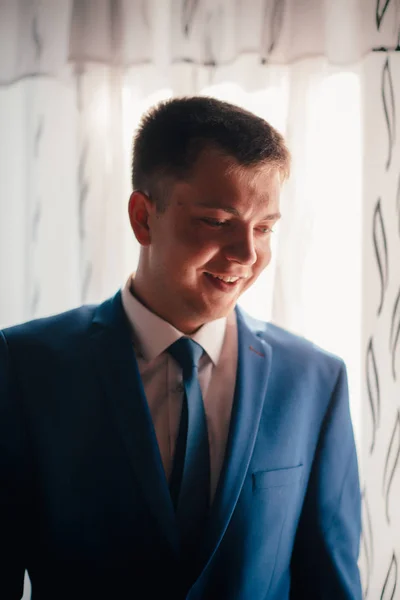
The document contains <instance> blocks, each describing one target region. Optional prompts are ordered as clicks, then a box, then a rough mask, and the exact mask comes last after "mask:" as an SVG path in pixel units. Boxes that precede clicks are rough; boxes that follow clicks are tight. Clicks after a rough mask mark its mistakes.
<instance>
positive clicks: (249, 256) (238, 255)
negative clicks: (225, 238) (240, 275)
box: [224, 231, 257, 266]
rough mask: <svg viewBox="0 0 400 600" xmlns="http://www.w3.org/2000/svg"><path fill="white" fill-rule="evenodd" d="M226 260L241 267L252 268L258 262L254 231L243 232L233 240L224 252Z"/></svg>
mask: <svg viewBox="0 0 400 600" xmlns="http://www.w3.org/2000/svg"><path fill="white" fill-rule="evenodd" d="M224 254H225V258H226V259H227V260H230V261H232V262H237V263H240V264H241V265H247V266H251V265H254V263H255V262H256V260H257V253H256V248H255V244H254V233H253V231H246V232H242V233H241V234H240V235H235V238H234V239H231V241H230V243H229V245H227V246H226V247H225V250H224Z"/></svg>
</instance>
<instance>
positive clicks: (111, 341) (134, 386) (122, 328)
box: [91, 292, 178, 552]
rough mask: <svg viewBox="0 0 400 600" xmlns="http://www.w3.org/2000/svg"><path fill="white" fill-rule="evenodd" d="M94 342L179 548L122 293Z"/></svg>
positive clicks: (129, 439)
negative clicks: (123, 305)
mask: <svg viewBox="0 0 400 600" xmlns="http://www.w3.org/2000/svg"><path fill="white" fill-rule="evenodd" d="M91 340H92V349H93V355H94V358H95V363H96V366H97V371H98V376H99V377H100V379H101V381H102V383H103V386H104V389H105V392H106V395H107V398H108V400H109V403H110V407H111V412H112V414H113V416H114V418H115V422H116V425H117V428H118V430H119V432H120V435H121V437H122V440H123V443H124V446H125V449H126V452H127V455H128V458H129V460H130V463H131V466H132V468H133V471H134V474H135V476H136V480H137V482H138V484H139V485H140V486H141V489H142V492H143V495H144V497H145V499H146V501H147V504H148V506H149V507H150V509H151V510H152V512H153V514H154V516H155V517H156V519H157V520H158V522H159V525H160V528H161V530H163V531H164V534H165V536H166V538H167V539H168V540H169V541H170V544H171V546H172V547H173V549H174V550H175V551H176V552H178V537H177V527H176V521H175V514H174V510H173V506H172V502H171V497H170V493H169V489H168V484H167V480H166V477H165V472H164V467H163V464H162V460H161V456H160V452H159V448H158V443H157V438H156V434H155V431H154V427H153V422H152V418H151V414H150V411H149V407H148V403H147V400H146V397H145V393H144V390H143V385H142V381H141V377H140V374H139V370H138V365H137V361H136V357H135V352H134V348H133V343H132V339H131V336H130V328H129V324H128V321H127V320H126V317H125V313H124V310H123V307H122V302H121V294H120V292H118V293H117V294H116V295H115V296H114V298H113V299H111V300H108V301H107V302H105V303H104V304H102V305H100V306H99V307H98V309H97V311H96V313H95V317H94V319H93V324H92V335H91Z"/></svg>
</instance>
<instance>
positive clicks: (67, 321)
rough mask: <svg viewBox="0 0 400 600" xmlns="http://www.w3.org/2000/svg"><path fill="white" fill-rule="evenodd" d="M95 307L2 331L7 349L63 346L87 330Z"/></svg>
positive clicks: (29, 322)
mask: <svg viewBox="0 0 400 600" xmlns="http://www.w3.org/2000/svg"><path fill="white" fill-rule="evenodd" d="M96 306H97V305H84V306H80V307H78V308H74V309H72V310H68V311H65V312H62V313H59V314H56V315H51V316H48V317H43V318H40V319H33V320H31V321H27V322H25V323H20V324H18V325H13V326H12V327H7V328H5V329H3V330H2V332H1V333H2V334H3V336H4V338H5V340H6V341H7V345H8V346H9V347H14V346H16V347H26V346H33V345H34V346H36V347H38V346H40V345H45V346H46V345H48V346H52V347H57V346H63V345H65V343H66V342H67V340H72V339H74V338H79V337H80V336H81V335H82V334H84V333H85V331H87V330H88V328H89V326H90V324H91V322H92V319H93V314H94V311H95V310H96Z"/></svg>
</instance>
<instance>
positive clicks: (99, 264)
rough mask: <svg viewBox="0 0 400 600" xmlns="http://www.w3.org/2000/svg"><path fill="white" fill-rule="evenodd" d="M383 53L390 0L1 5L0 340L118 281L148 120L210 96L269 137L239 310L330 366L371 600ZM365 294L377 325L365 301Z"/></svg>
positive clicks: (132, 248) (397, 284)
mask: <svg viewBox="0 0 400 600" xmlns="http://www.w3.org/2000/svg"><path fill="white" fill-rule="evenodd" d="M399 49H400V1H399V0H151V1H149V0H148V1H145V0H75V1H73V0H56V1H55V0H0V57H1V58H0V152H1V156H0V281H1V292H0V327H2V326H6V325H10V324H13V323H16V322H20V321H23V320H26V319H30V318H34V317H39V316H43V315H47V314H50V313H54V312H57V311H61V310H65V309H68V308H70V307H73V306H77V305H78V304H81V303H87V302H98V301H100V300H102V299H103V298H105V297H107V296H109V295H111V294H113V293H114V292H115V291H116V289H117V288H118V287H119V286H120V285H121V283H123V281H124V279H125V278H126V277H127V275H128V273H129V272H131V271H132V270H134V269H135V266H136V264H137V259H138V250H139V249H138V246H137V244H136V243H135V241H134V238H133V235H132V233H131V231H130V230H129V227H128V219H127V201H128V197H129V193H130V173H129V171H130V168H129V164H130V147H131V139H132V135H133V132H134V129H135V127H136V125H137V123H138V120H139V118H140V115H141V114H142V112H143V111H144V110H145V109H146V108H147V107H148V106H150V105H152V104H154V103H155V102H157V101H158V100H160V99H163V98H166V97H170V96H172V95H182V94H193V93H202V94H209V95H214V96H216V97H219V98H223V99H227V100H229V101H232V102H234V103H237V104H241V105H243V106H245V107H247V108H249V109H250V110H252V111H254V112H256V113H257V114H259V115H261V116H263V117H265V118H266V119H267V120H269V121H270V122H271V123H272V124H273V125H274V126H276V127H277V128H278V129H279V130H280V131H282V133H283V134H284V135H285V136H286V138H287V140H288V143H289V146H290V149H291V151H292V154H293V171H292V176H291V179H290V181H289V182H288V184H287V185H286V187H285V190H284V195H283V199H282V212H283V219H282V222H281V223H280V225H279V228H278V230H277V231H276V234H275V237H274V258H273V262H272V264H271V265H270V267H269V269H268V270H267V271H266V272H265V274H264V275H263V276H261V277H260V280H259V281H258V282H257V283H256V284H255V285H254V287H253V288H252V289H251V290H249V291H248V292H247V293H246V294H245V295H244V296H243V297H242V299H241V301H240V303H241V305H242V306H243V307H244V308H245V309H246V310H248V311H249V312H250V313H252V314H253V315H255V316H257V317H261V318H264V319H271V320H273V321H274V322H276V323H277V324H279V325H282V326H284V327H286V328H288V329H290V330H292V331H294V332H296V333H299V334H300V335H304V336H306V337H308V338H310V339H312V340H313V341H314V342H315V343H317V344H319V345H321V346H323V347H325V348H327V349H329V350H331V351H332V352H335V353H336V354H339V355H341V356H342V357H343V358H344V359H345V361H346V364H347V367H348V372H349V382H350V392H351V409H352V415H353V422H354V428H355V433H356V441H357V447H358V449H359V458H360V463H361V467H362V484H363V502H364V503H363V525H364V532H363V539H362V549H361V556H360V565H361V568H362V576H363V586H364V592H365V597H368V598H370V599H374V598H378V597H388V598H389V597H391V596H390V595H387V596H381V594H388V593H391V590H392V589H393V588H394V587H395V582H397V558H396V553H397V554H398V553H399V552H400V546H399V542H398V540H399V539H400V510H399V511H398V512H397V513H396V512H395V509H394V508H392V513H391V522H390V523H389V522H385V527H383V526H382V523H381V515H382V514H384V513H385V510H386V507H387V504H388V502H389V499H390V497H393V495H394V494H395V492H396V490H397V491H398V492H399V493H400V474H399V471H400V469H398V468H397V465H398V462H399V461H398V458H399V454H400V434H399V433H398V431H399V432H400V425H399V428H398V430H397V429H396V427H397V426H396V425H395V426H393V423H397V421H396V415H397V414H399V415H400V413H398V412H396V411H399V410H400V400H399V399H400V393H399V392H400V389H399V381H398V379H399V377H400V376H398V378H397V380H396V379H395V378H394V377H393V376H392V375H390V374H389V373H386V371H385V370H384V369H383V368H381V366H380V365H381V364H386V354H385V352H386V353H387V349H386V348H387V341H386V337H387V330H389V329H390V328H391V329H390V331H391V340H394V341H392V342H391V344H392V345H391V349H392V355H391V360H392V362H393V363H394V365H395V366H396V365H397V370H399V371H400V362H399V361H400V356H399V354H400V348H399V349H398V347H400V344H397V342H396V340H397V339H398V336H397V337H396V332H397V312H396V311H397V308H396V307H397V304H396V303H395V300H396V293H397V290H398V289H399V288H400V259H399V260H396V256H397V257H399V256H400V245H399V243H398V238H399V236H398V234H397V229H396V227H397V226H396V223H398V219H399V216H398V213H400V201H397V204H398V205H399V208H398V209H396V208H393V207H396V206H397V204H396V203H394V202H392V203H391V204H390V206H391V207H392V212H390V210H389V209H387V210H385V204H384V203H385V198H388V199H389V198H392V197H395V195H396V193H397V195H398V194H399V192H398V191H397V192H396V190H397V178H398V173H399V166H398V165H399V164H400V155H399V148H400V129H399V118H398V114H400V113H399V110H398V106H399V102H400V91H399V89H398V88H399V86H398V81H399V79H400V62H399V56H400V53H399V52H397V50H399ZM385 61H387V63H388V66H386V62H385ZM396 82H397V83H396ZM396 86H397V87H396ZM396 106H397V112H396ZM396 117H397V119H396ZM388 140H389V149H390V153H391V155H390V156H391V160H390V161H389V159H388V156H387V154H388V151H387V144H388ZM382 156H384V160H383V159H382V160H381V157H382ZM388 164H389V166H387V165H388ZM377 165H378V166H377ZM383 178H384V185H383V183H382V185H381V183H380V182H381V180H382V181H383ZM399 189H400V188H399ZM371 190H374V191H373V193H372V191H371ZM382 190H385V191H382ZM379 195H380V196H382V203H381V204H380V205H379V207H380V208H381V209H382V210H381V212H379V211H378V213H376V211H375V213H373V207H375V205H376V202H377V197H378V196H379ZM396 197H400V196H399V195H398V196H396ZM386 202H387V203H388V202H389V200H386ZM396 210H398V213H397V212H396ZM393 211H394V212H393ZM373 214H375V217H373ZM376 214H377V215H378V216H377V217H376ZM382 214H383V217H382ZM385 215H386V218H384V217H385ZM381 217H382V218H381ZM374 219H375V220H374ZM396 219H397V220H396ZM373 226H374V227H375V229H374V230H373V231H374V235H372V233H371V231H372V227H373ZM374 249H375V250H374ZM388 264H389V265H390V267H389V268H390V277H391V278H390V282H389V283H388V282H387V281H386V279H387V265H388ZM379 277H380V279H379ZM380 286H381V287H382V289H383V290H384V291H385V290H387V289H388V290H389V291H388V293H387V295H389V300H388V301H387V302H386V305H387V306H388V308H387V311H388V313H387V322H386V321H385V319H386V316H385V314H383V316H382V318H381V319H380V320H379V319H378V317H377V314H376V311H375V309H374V311H372V310H369V305H368V298H375V296H376V295H377V293H378V291H379V289H380ZM377 290H378V291H377ZM390 290H392V292H393V293H392V296H390ZM382 293H383V292H382ZM399 306H400V305H399ZM384 309H385V306H384V308H383V309H382V311H383V313H384ZM378 316H379V315H378ZM390 318H391V320H390ZM399 319H400V317H399ZM378 334H381V336H382V337H383V340H384V341H383V342H382V343H380V344H379V345H378V342H376V343H375V345H372V346H371V343H370V342H371V339H372V337H371V336H375V338H376V339H377V340H379V339H380V338H379V335H378ZM375 338H374V339H375ZM371 347H372V348H374V349H375V350H374V351H375V353H374V354H371ZM396 361H397V362H396ZM371 365H372V366H371ZM394 372H395V370H394ZM371 373H372V375H371ZM390 377H391V378H392V379H390ZM371 382H372V383H371ZM377 390H378V391H377ZM384 396H386V397H385V398H384ZM381 413H382V415H384V416H382V419H381V422H382V423H384V425H381V427H380V428H379V427H378V425H379V420H378V419H377V416H379V415H380V414H381ZM399 419H400V417H399ZM371 423H372V424H371ZM399 423H400V420H399ZM371 431H372V433H371ZM375 434H377V443H376V444H375V447H374V450H373V452H372V453H371V452H370V451H369V448H370V447H371V443H370V442H371V436H372V435H374V436H375ZM397 436H398V439H399V442H398V443H397ZM385 469H386V475H385V477H386V480H385V481H386V484H385V481H384V482H383V487H384V489H385V494H384V495H383V496H382V493H381V492H380V489H381V487H382V482H381V478H382V476H381V473H382V471H384V470H385ZM374 477H375V478H376V477H378V478H379V486H375V485H374ZM389 479H390V485H389V486H388V484H387V481H388V480H389ZM385 485H386V487H385ZM389 492H390V494H389ZM379 532H381V533H379ZM377 548H378V549H379V553H378V552H377ZM378 554H379V556H378ZM393 557H395V559H393ZM395 567H396V569H395ZM395 575H396V577H395ZM384 584H385V585H384ZM398 585H400V583H399V584H398ZM392 597H395V596H392Z"/></svg>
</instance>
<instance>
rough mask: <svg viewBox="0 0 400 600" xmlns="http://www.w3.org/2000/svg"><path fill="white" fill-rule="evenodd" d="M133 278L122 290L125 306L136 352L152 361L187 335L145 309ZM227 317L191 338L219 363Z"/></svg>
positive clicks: (206, 325)
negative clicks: (134, 289)
mask: <svg viewBox="0 0 400 600" xmlns="http://www.w3.org/2000/svg"><path fill="white" fill-rule="evenodd" d="M131 281H132V279H131V277H129V279H128V281H127V282H126V284H125V286H124V287H123V288H122V291H121V293H122V305H123V307H124V310H125V313H126V315H127V317H128V320H129V323H130V325H131V327H132V329H133V334H134V342H135V346H136V349H137V350H138V351H139V353H140V354H141V355H142V356H143V358H144V359H145V360H146V361H151V360H153V359H154V358H156V357H157V356H158V355H159V354H161V353H162V352H164V351H165V350H166V349H167V348H168V347H169V346H170V345H171V344H173V343H174V342H176V340H178V339H179V338H181V337H182V336H184V335H185V334H184V333H182V332H181V331H179V330H178V329H176V328H175V327H174V326H173V325H171V324H170V323H168V322H167V321H164V319H162V318H161V317H159V316H158V315H156V314H155V313H153V312H152V311H151V310H149V309H148V308H146V307H145V306H144V305H143V304H142V303H141V302H140V301H139V300H138V299H137V298H136V297H135V296H134V295H133V294H132V292H131V289H130V288H131ZM225 329H226V317H223V318H221V319H216V320H215V321H211V322H209V323H205V324H204V325H203V326H202V327H200V329H198V330H197V331H196V333H194V334H193V335H191V336H188V337H190V338H191V339H192V340H194V341H195V342H197V343H198V344H200V345H201V346H202V347H203V348H204V350H205V351H206V352H207V354H208V356H209V357H210V359H211V360H212V362H213V364H214V365H216V364H217V363H218V360H219V357H220V355H221V351H222V345H223V342H224V337H225Z"/></svg>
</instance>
